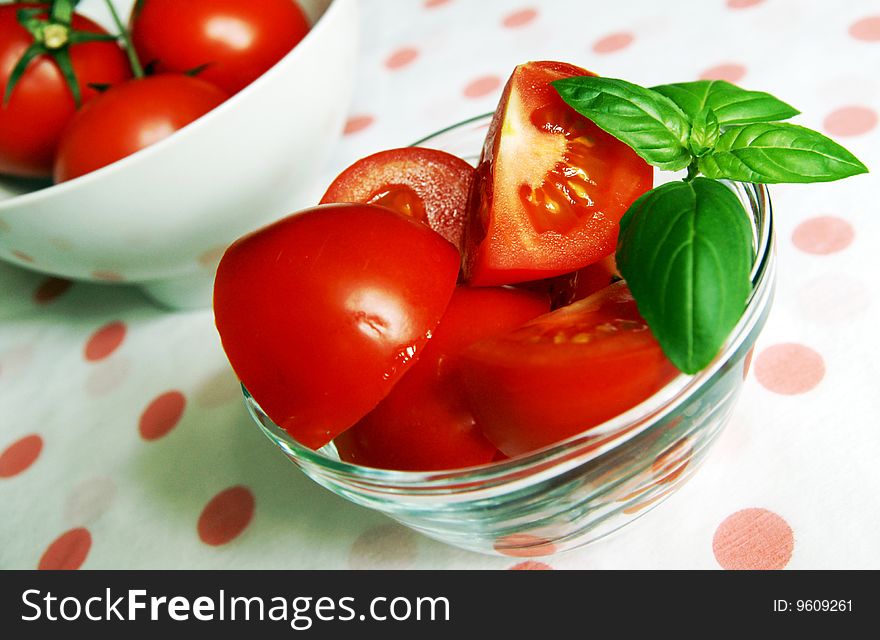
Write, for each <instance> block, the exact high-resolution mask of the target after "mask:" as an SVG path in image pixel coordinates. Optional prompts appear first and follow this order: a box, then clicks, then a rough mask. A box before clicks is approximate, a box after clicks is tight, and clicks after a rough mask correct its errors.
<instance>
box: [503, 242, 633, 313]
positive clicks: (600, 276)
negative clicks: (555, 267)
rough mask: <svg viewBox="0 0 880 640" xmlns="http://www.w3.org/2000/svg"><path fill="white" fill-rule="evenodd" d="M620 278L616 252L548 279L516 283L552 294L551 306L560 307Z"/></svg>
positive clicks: (532, 289)
mask: <svg viewBox="0 0 880 640" xmlns="http://www.w3.org/2000/svg"><path fill="white" fill-rule="evenodd" d="M618 280H620V273H619V272H618V271H617V263H616V262H615V260H614V254H612V255H610V256H608V257H607V258H602V259H601V260H599V262H596V263H594V264H591V265H588V266H586V267H584V268H583V269H578V270H577V271H574V272H572V273H566V274H564V275H561V276H556V277H555V278H548V279H547V280H534V281H532V282H523V283H521V284H518V285H516V286H517V287H518V288H522V289H527V290H528V291H537V292H538V293H544V294H547V295H549V296H550V308H551V309H559V308H561V307H565V306H568V305H570V304H571V303H572V302H576V301H578V300H583V299H584V298H586V297H588V296H591V295H593V294H594V293H596V292H597V291H600V290H602V289H604V288H605V287H607V286H608V285H609V284H613V283H615V282H617V281H618Z"/></svg>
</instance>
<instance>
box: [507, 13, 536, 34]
mask: <svg viewBox="0 0 880 640" xmlns="http://www.w3.org/2000/svg"><path fill="white" fill-rule="evenodd" d="M537 17H538V11H537V10H536V9H531V8H529V9H520V10H519V11H514V12H513V13H511V14H509V15H507V16H506V17H505V18H504V20H502V21H501V24H502V25H504V26H505V27H507V28H508V29H515V28H517V27H523V26H525V25H527V24H529V23H530V22H533V21H534V20H535V18H537Z"/></svg>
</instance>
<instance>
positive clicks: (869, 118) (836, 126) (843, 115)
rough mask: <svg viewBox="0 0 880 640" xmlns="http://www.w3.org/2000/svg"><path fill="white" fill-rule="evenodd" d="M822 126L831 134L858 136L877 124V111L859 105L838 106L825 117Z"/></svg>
mask: <svg viewBox="0 0 880 640" xmlns="http://www.w3.org/2000/svg"><path fill="white" fill-rule="evenodd" d="M823 126H824V127H825V131H827V132H828V133H830V134H831V135H833V136H859V135H862V134H863V133H867V132H868V131H870V130H871V129H873V128H874V127H876V126H877V112H876V111H874V110H873V109H870V108H868V107H862V106H859V105H850V106H846V107H840V108H839V109H835V110H834V111H832V112H831V113H829V114H828V115H827V116H826V117H825V122H824V123H823Z"/></svg>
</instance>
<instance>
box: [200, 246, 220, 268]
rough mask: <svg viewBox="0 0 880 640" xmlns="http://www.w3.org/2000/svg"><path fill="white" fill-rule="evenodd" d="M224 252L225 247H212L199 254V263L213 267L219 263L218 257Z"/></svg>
mask: <svg viewBox="0 0 880 640" xmlns="http://www.w3.org/2000/svg"><path fill="white" fill-rule="evenodd" d="M224 253H226V247H214V248H213V249H208V250H207V251H205V252H204V253H203V254H202V255H200V256H199V258H198V261H199V264H200V265H202V266H203V267H206V268H209V269H213V268H215V267H216V266H217V265H218V264H220V259H221V258H222V257H223V254H224Z"/></svg>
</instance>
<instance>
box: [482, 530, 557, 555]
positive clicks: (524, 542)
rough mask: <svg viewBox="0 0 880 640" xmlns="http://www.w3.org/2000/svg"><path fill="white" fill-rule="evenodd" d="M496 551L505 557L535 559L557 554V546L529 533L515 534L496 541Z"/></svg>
mask: <svg viewBox="0 0 880 640" xmlns="http://www.w3.org/2000/svg"><path fill="white" fill-rule="evenodd" d="M494 549H495V551H497V552H498V553H500V554H501V555H503V556H510V557H513V558H534V557H538V556H549V555H551V554H553V553H556V545H554V544H553V543H552V542H550V541H549V540H547V539H545V538H541V537H538V536H533V535H531V534H528V533H514V534H511V535H509V536H504V537H503V538H499V539H498V540H496V541H495V544H494Z"/></svg>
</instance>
